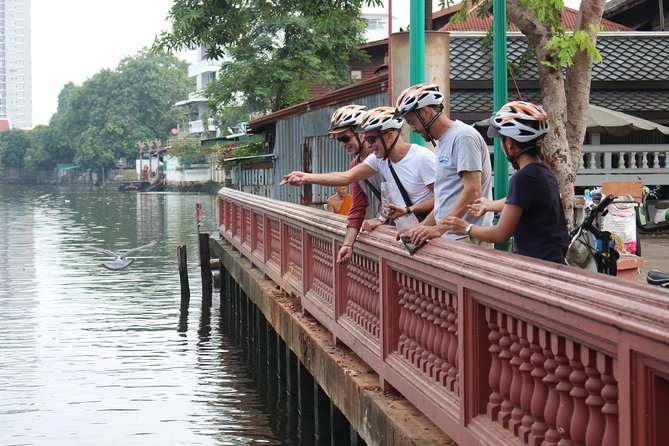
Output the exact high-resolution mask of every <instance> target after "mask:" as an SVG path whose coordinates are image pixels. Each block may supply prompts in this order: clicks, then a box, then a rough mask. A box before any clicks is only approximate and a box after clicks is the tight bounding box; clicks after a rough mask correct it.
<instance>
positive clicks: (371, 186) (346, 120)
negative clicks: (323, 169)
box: [328, 104, 386, 263]
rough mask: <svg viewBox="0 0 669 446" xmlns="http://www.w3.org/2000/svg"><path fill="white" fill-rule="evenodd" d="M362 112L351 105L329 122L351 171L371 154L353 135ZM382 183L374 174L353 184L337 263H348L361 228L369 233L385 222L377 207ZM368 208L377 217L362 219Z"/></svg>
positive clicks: (359, 106) (331, 131) (362, 108)
mask: <svg viewBox="0 0 669 446" xmlns="http://www.w3.org/2000/svg"><path fill="white" fill-rule="evenodd" d="M364 113H365V107H364V106H362V105H355V104H350V105H345V106H343V107H340V108H338V109H337V110H335V112H334V113H333V114H332V118H331V119H330V128H329V129H328V134H329V135H330V136H332V137H333V138H335V139H337V141H338V142H339V146H340V147H341V148H343V149H344V150H346V153H348V154H349V155H350V156H352V157H353V158H352V159H351V163H350V165H349V168H350V169H352V168H354V167H355V166H357V165H358V164H360V163H362V162H363V160H364V159H365V158H366V157H367V156H368V155H369V154H370V153H371V150H370V149H369V148H368V147H367V146H366V145H365V143H364V141H362V140H361V138H360V135H359V134H357V133H355V130H356V129H357V128H358V125H359V124H360V121H361V120H362V116H363V115H364ZM381 182H382V178H381V176H380V175H374V176H372V177H370V178H367V179H365V180H363V181H356V182H353V183H352V185H351V191H352V196H353V200H352V206H351V210H350V211H349V213H348V217H347V220H346V235H345V236H344V243H343V245H342V247H341V249H340V250H339V253H338V254H337V262H338V263H346V262H348V261H349V260H351V256H352V255H353V244H354V243H355V240H356V238H357V237H358V232H360V229H361V228H362V229H363V230H366V231H371V230H373V229H374V228H376V227H377V226H379V225H381V224H383V223H384V222H385V220H386V219H385V217H383V216H381V214H380V213H379V208H380V207H381ZM368 205H369V206H370V207H371V209H372V212H373V213H374V215H376V216H377V217H376V218H371V219H368V220H365V215H366V213H367V206H368Z"/></svg>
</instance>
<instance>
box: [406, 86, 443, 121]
mask: <svg viewBox="0 0 669 446" xmlns="http://www.w3.org/2000/svg"><path fill="white" fill-rule="evenodd" d="M443 102H444V95H443V94H442V93H441V92H440V91H439V86H438V85H437V84H417V85H412V86H411V87H409V88H407V89H406V90H404V91H403V92H402V94H401V95H400V96H399V97H398V98H397V116H398V117H400V118H404V117H405V116H406V115H408V114H409V113H410V112H412V111H414V110H418V109H421V108H424V107H427V106H429V105H437V106H438V105H441V104H442V103H443Z"/></svg>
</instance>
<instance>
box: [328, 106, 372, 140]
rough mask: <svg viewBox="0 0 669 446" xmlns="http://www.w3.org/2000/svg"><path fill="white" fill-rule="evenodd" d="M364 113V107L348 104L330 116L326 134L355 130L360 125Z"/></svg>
mask: <svg viewBox="0 0 669 446" xmlns="http://www.w3.org/2000/svg"><path fill="white" fill-rule="evenodd" d="M364 113H365V106H364V105H356V104H349V105H344V106H343V107H339V108H338V109H337V110H335V112H334V113H333V114H332V118H331V119H330V128H329V129H328V133H333V132H337V130H344V129H347V128H349V127H350V128H352V129H353V130H355V129H356V128H357V127H358V125H360V121H361V120H362V115H363V114H364Z"/></svg>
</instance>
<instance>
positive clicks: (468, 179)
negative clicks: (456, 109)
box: [396, 84, 493, 244]
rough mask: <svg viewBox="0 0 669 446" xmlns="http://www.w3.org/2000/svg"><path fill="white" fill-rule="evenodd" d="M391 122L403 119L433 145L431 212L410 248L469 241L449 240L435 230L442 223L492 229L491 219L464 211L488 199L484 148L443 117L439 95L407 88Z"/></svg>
mask: <svg viewBox="0 0 669 446" xmlns="http://www.w3.org/2000/svg"><path fill="white" fill-rule="evenodd" d="M396 116H397V117H400V118H404V119H406V121H407V123H408V124H409V125H410V126H411V130H412V131H413V132H416V133H419V134H420V135H421V136H422V137H423V139H425V140H426V141H431V142H434V140H439V143H438V145H437V148H438V152H437V171H436V178H435V179H436V181H435V189H434V194H435V205H434V212H433V213H432V214H431V215H429V216H428V217H427V218H426V219H425V220H423V222H422V223H421V226H419V227H418V228H416V229H415V230H413V231H412V242H413V243H416V244H420V243H423V242H425V241H426V240H429V239H431V238H435V237H446V238H450V239H454V240H459V239H461V240H469V238H466V236H462V235H455V234H449V233H447V232H446V228H445V227H444V226H443V225H442V224H441V222H442V220H443V219H444V218H445V217H458V218H464V219H465V220H467V222H469V223H471V224H474V225H478V226H490V225H492V217H493V215H492V213H487V214H484V215H483V216H481V217H474V216H473V215H471V214H469V213H468V212H467V205H470V204H473V203H474V202H475V201H476V200H481V199H489V200H491V199H492V167H491V163H490V156H489V154H488V147H487V145H486V143H485V140H484V139H483V137H482V136H481V135H480V134H479V132H477V131H476V129H474V128H473V127H472V126H470V125H467V124H465V123H463V122H461V121H453V120H451V119H449V118H448V117H447V116H446V115H445V114H444V113H443V94H442V93H441V92H439V87H438V86H437V85H435V84H418V85H414V86H412V87H409V88H407V89H406V90H404V91H403V92H402V94H400V96H399V97H398V99H397V115H396Z"/></svg>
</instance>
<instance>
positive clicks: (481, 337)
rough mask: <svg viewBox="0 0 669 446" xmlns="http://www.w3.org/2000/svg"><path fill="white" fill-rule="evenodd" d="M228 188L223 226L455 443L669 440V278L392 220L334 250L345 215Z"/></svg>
mask: <svg viewBox="0 0 669 446" xmlns="http://www.w3.org/2000/svg"><path fill="white" fill-rule="evenodd" d="M219 199H220V205H221V211H220V216H221V227H220V233H221V235H222V236H223V237H224V238H225V239H226V240H227V241H228V242H230V243H231V244H232V245H233V246H234V247H235V248H236V249H238V250H239V251H240V252H241V254H242V255H243V256H245V257H247V258H248V259H249V260H250V261H251V262H253V264H254V265H255V266H256V267H258V268H260V269H261V270H262V271H263V272H264V273H265V274H266V275H267V276H269V277H270V278H271V279H272V280H273V281H274V282H275V283H277V284H278V285H280V286H281V287H282V288H283V289H284V290H285V291H287V292H289V293H293V294H295V295H296V296H299V297H300V298H301V303H302V306H303V308H304V310H305V311H307V312H309V313H310V314H312V315H313V316H314V317H315V318H317V319H318V320H319V322H320V323H321V324H323V326H324V327H326V328H327V329H328V330H330V332H331V333H332V335H333V337H334V338H336V339H338V340H340V341H342V342H344V343H345V344H346V345H348V346H349V347H350V348H351V349H352V350H353V351H354V352H355V353H356V354H357V355H358V356H360V357H361V358H362V359H363V360H365V361H366V362H367V363H368V364H369V365H370V367H372V368H373V369H374V370H375V371H376V372H377V373H378V375H379V379H380V384H381V386H382V387H383V388H388V387H393V388H395V389H397V390H398V391H399V392H400V393H402V394H403V395H404V396H405V397H406V398H407V399H408V400H409V401H411V402H412V403H413V404H414V405H415V406H416V407H417V408H418V409H419V410H421V411H422V412H423V413H424V414H425V415H426V416H428V417H430V419H432V420H433V421H434V422H435V423H436V424H437V425H438V426H439V427H441V428H442V429H443V430H444V431H445V432H446V433H447V434H449V435H450V436H451V437H452V438H453V439H454V440H455V441H457V442H458V443H459V444H475V445H479V444H480V445H497V444H528V445H532V446H539V445H546V446H548V445H553V446H557V445H567V444H570V445H598V446H599V445H616V444H639V445H641V444H643V445H646V444H662V442H663V441H665V440H666V427H665V425H666V422H665V421H664V420H665V419H666V417H667V415H669V405H668V404H667V403H666V399H665V398H664V395H667V394H669V294H667V292H666V291H665V290H661V289H659V288H652V287H649V286H643V285H639V284H636V283H633V282H628V281H623V280H619V279H617V278H611V277H608V276H602V275H597V274H593V273H585V272H581V271H578V270H574V269H571V268H569V267H567V266H560V265H554V264H549V263H546V262H540V261H535V260H532V259H528V258H524V257H521V256H517V255H513V254H508V253H503V252H498V251H487V250H483V249H481V248H478V247H476V246H473V245H470V244H466V243H459V242H451V241H448V240H433V241H432V243H430V244H429V245H427V246H426V247H424V248H422V249H421V250H420V251H419V252H418V253H417V254H416V255H415V256H414V257H410V256H409V255H408V253H407V252H406V251H405V250H404V248H403V246H402V245H401V243H399V242H397V241H396V240H395V236H394V233H393V230H392V228H389V227H381V228H379V229H377V230H375V231H374V232H372V233H371V234H363V235H361V236H360V237H359V240H358V241H357V243H356V245H355V250H354V255H353V259H352V260H351V261H350V262H349V263H348V264H347V265H342V264H336V263H335V259H336V253H337V252H338V251H339V248H340V247H341V241H342V240H343V236H344V232H345V220H344V219H343V217H340V216H336V215H334V214H328V213H326V212H323V211H320V210H315V209H311V208H306V207H302V206H297V205H292V204H287V203H285V202H279V201H275V200H271V199H266V198H262V197H256V196H252V195H249V194H244V193H241V192H236V191H233V190H230V189H222V190H221V191H220V192H219ZM242 215H243V216H246V215H250V216H251V218H250V222H251V224H250V225H246V223H244V224H242V223H243V222H242ZM247 220H248V219H247V218H246V217H244V222H245V221H247ZM259 221H261V222H263V224H258V223H257V222H259ZM245 231H248V235H247V234H243V235H241V234H240V233H244V232H245Z"/></svg>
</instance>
